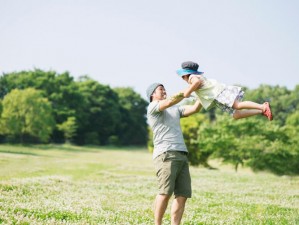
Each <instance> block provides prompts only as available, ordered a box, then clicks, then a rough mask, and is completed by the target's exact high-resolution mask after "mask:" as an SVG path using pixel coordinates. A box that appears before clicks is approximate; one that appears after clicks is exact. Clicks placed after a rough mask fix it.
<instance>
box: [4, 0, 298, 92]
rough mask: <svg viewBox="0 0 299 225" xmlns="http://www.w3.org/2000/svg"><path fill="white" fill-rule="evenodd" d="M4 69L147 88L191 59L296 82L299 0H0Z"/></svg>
mask: <svg viewBox="0 0 299 225" xmlns="http://www.w3.org/2000/svg"><path fill="white" fill-rule="evenodd" d="M0 30H1V36H0V73H1V74H2V73H8V72H12V71H20V70H31V69H34V68H39V69H43V70H55V71H57V72H58V73H62V72H64V71H69V72H70V74H71V75H72V76H73V77H75V78H78V77H79V76H81V75H89V76H90V77H91V78H93V79H95V80H97V81H99V82H100V83H102V84H106V85H109V86H111V87H132V88H133V89H134V90H135V91H136V92H138V93H139V94H141V95H142V97H145V89H146V88H147V86H148V85H149V84H151V83H153V82H161V83H163V84H164V85H165V87H166V90H167V91H168V94H173V93H175V92H176V91H179V90H180V89H183V88H185V87H186V85H187V84H186V83H184V82H183V80H181V79H180V78H179V77H178V76H177V75H176V74H175V71H176V69H178V68H179V67H180V64H181V63H182V62H183V61H186V60H192V61H196V62H198V63H199V64H200V67H201V68H202V69H203V70H204V71H205V75H206V76H207V77H210V78H215V79H218V80H219V81H221V82H223V83H226V84H240V85H244V86H247V87H249V88H256V87H258V86H259V85H260V84H269V85H279V86H286V87H288V88H289V89H293V88H294V87H295V85H297V84H299V74H298V71H299V1H297V0H285V1H282V0H279V1H278V0H184V1H183V0H181V1H178V0H164V1H163V0H162V1H161V0H160V1H158V0H151V1H146V0H126V1H121V0H118V1H116V0H84V1H83V0H72V1H71V0H26V1H24V0H0Z"/></svg>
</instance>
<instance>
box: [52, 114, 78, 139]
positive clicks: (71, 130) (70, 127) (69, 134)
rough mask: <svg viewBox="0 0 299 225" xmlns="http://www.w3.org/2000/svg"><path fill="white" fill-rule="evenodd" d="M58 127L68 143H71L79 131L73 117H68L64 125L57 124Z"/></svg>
mask: <svg viewBox="0 0 299 225" xmlns="http://www.w3.org/2000/svg"><path fill="white" fill-rule="evenodd" d="M57 127H58V130H60V131H62V132H63V133H64V137H65V139H66V142H71V140H72V138H73V137H74V135H75V133H76V130H77V124H76V118H75V117H73V116H72V117H68V118H67V120H66V121H65V122H63V123H62V124H57Z"/></svg>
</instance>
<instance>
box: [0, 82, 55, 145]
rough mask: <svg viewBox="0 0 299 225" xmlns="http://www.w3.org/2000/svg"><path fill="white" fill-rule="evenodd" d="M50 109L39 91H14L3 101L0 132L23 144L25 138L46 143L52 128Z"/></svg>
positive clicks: (31, 89)
mask: <svg viewBox="0 0 299 225" xmlns="http://www.w3.org/2000/svg"><path fill="white" fill-rule="evenodd" d="M54 124H55V123H54V119H53V116H52V108H51V104H50V103H49V101H48V99H46V98H44V97H43V95H42V93H41V91H38V90H35V89H33V88H27V89H24V90H18V89H14V90H12V91H11V92H10V93H9V94H7V95H6V96H5V97H4V99H3V112H2V115H1V132H2V133H4V134H7V135H10V136H12V137H14V138H16V137H18V138H19V141H20V142H21V143H23V142H24V141H25V139H24V138H25V137H27V136H29V137H34V138H36V139H37V140H39V141H41V142H47V141H48V140H49V137H50V134H51V133H52V129H53V127H54Z"/></svg>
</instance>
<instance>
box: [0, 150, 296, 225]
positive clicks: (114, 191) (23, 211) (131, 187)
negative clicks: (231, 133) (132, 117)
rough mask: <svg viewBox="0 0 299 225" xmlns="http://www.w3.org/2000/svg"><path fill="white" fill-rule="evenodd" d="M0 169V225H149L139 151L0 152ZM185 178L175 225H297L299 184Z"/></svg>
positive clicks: (223, 176) (210, 175)
mask: <svg viewBox="0 0 299 225" xmlns="http://www.w3.org/2000/svg"><path fill="white" fill-rule="evenodd" d="M0 168H1V170H0V224H80V225H81V224H134V225H137V224H153V212H152V207H153V201H154V197H155V195H156V191H157V190H156V188H157V185H156V179H155V175H154V171H153V165H152V159H151V154H150V153H148V152H147V150H146V149H140V148H139V149H136V148H134V149H116V148H115V149H114V148H95V147H94V148H93V147H74V146H67V145H62V146H59V145H48V146H47V145H46V146H28V147H24V146H23V147H21V146H10V145H0ZM191 174H192V186H193V197H192V198H191V199H189V200H188V201H187V206H186V211H185V214H184V217H183V223H182V224H194V225H195V224H196V225H197V224H240V225H243V224H250V225H253V224H277V225H281V224H299V177H286V176H284V177H278V176H275V175H272V174H268V173H259V174H254V173H252V172H250V170H248V169H241V170H240V171H239V172H238V173H235V172H234V170H233V168H231V167H229V166H221V167H220V169H219V170H207V169H204V168H200V167H199V168H195V167H191ZM169 220H170V215H169V209H168V210H167V213H166V215H165V220H164V224H170V222H169Z"/></svg>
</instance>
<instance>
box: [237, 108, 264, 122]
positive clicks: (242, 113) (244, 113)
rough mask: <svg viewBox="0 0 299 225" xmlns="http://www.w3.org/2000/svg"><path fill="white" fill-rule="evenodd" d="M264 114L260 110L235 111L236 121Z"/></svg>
mask: <svg viewBox="0 0 299 225" xmlns="http://www.w3.org/2000/svg"><path fill="white" fill-rule="evenodd" d="M262 113H263V111H262V110H260V109H248V110H235V112H234V114H233V118H234V119H236V120H237V119H242V118H246V117H250V116H255V115H261V114H262Z"/></svg>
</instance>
